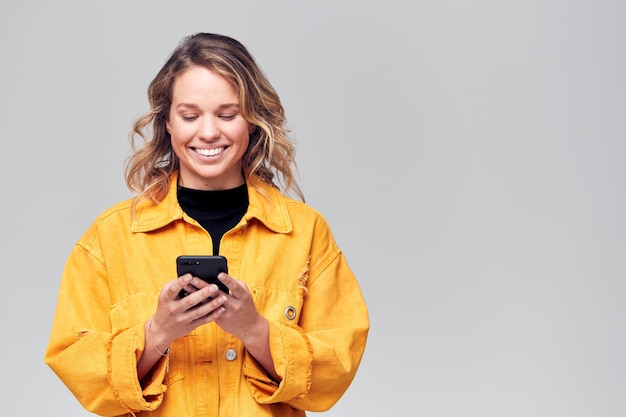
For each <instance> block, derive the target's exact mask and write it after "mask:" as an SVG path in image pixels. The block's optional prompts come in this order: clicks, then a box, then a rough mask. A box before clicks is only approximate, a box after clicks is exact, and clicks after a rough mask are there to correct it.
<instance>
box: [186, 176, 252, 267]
mask: <svg viewBox="0 0 626 417" xmlns="http://www.w3.org/2000/svg"><path fill="white" fill-rule="evenodd" d="M178 203H179V204H180V206H181V208H182V209H183V211H184V212H185V213H187V214H188V215H189V216H190V217H192V218H194V219H195V220H196V221H197V222H198V223H200V225H201V226H202V227H204V228H205V229H206V230H207V231H208V232H209V235H210V236H211V239H212V240H213V254H214V255H218V254H219V250H220V240H221V239H222V236H223V235H224V233H226V232H227V231H229V230H230V229H232V228H233V227H235V225H236V224H237V223H239V220H241V218H242V217H243V215H244V214H245V213H246V210H247V209H248V188H247V187H246V184H243V185H241V186H239V187H237V188H232V189H230V190H216V191H206V190H194V189H191V188H185V187H181V186H178Z"/></svg>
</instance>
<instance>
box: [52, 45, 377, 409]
mask: <svg viewBox="0 0 626 417" xmlns="http://www.w3.org/2000/svg"><path fill="white" fill-rule="evenodd" d="M148 97H149V100H150V111H149V112H148V113H146V114H145V115H144V116H143V117H141V118H140V119H139V120H137V122H136V123H135V125H134V127H133V131H132V134H131V138H132V139H136V138H137V137H140V138H142V139H143V144H142V146H136V144H135V143H134V142H133V145H134V146H133V149H134V153H133V154H132V156H131V157H130V159H129V160H128V164H127V167H126V181H127V184H128V186H129V188H130V189H131V190H133V191H135V192H136V193H137V195H136V196H135V197H133V198H131V199H129V200H127V201H123V202H121V203H118V204H116V205H114V206H113V207H111V208H110V209H108V210H106V211H105V212H104V213H102V214H101V215H100V216H99V217H98V218H97V219H96V221H95V222H94V223H93V225H92V227H90V228H89V229H88V230H87V231H86V232H85V233H84V235H83V236H82V237H81V238H80V239H79V241H78V242H77V243H76V245H75V247H74V249H73V250H72V252H71V253H70V256H69V258H68V259H67V262H66V265H65V269H64V272H63V276H62V281H61V288H60V291H59V297H58V304H57V310H56V315H55V318H54V322H53V326H52V332H51V336H50V340H49V343H48V347H47V350H46V353H45V361H46V363H47V364H48V365H49V366H50V367H51V368H52V369H53V370H54V371H55V373H56V374H57V375H58V376H59V378H61V380H62V381H63V382H64V383H65V384H66V385H67V387H68V388H69V389H70V390H71V391H72V393H73V394H74V395H75V396H76V398H77V399H78V400H79V401H80V403H81V404H82V405H83V406H84V407H85V408H86V409H88V410H89V411H92V412H94V413H97V414H100V415H123V414H124V415H130V414H135V413H138V412H141V415H144V413H146V414H149V415H153V416H174V415H176V416H197V415H207V416H217V415H234V416H252V415H264V416H285V417H289V416H298V417H302V416H304V415H305V410H311V411H324V410H327V409H329V408H330V407H332V406H333V405H334V404H335V403H336V402H337V401H338V400H339V398H341V396H342V395H343V394H344V393H345V391H346V390H347V389H348V387H349V386H350V384H351V383H352V380H353V378H354V377H355V374H356V371H357V368H358V367H359V364H360V361H361V358H362V355H363V353H364V350H365V344H366V340H367V336H368V332H369V316H368V309H367V307H366V304H365V301H364V299H363V296H362V294H361V289H360V286H359V283H358V281H357V280H356V278H355V276H354V274H353V273H352V271H351V269H350V267H349V266H348V263H347V260H346V259H345V257H344V255H343V253H342V252H341V250H340V249H339V247H338V246H337V244H336V242H335V240H334V238H333V236H332V233H331V231H330V228H329V226H328V224H327V222H326V221H325V219H324V218H323V217H322V215H321V214H320V213H318V212H317V211H315V210H314V209H312V208H311V207H309V206H308V205H306V204H305V203H304V198H303V196H302V193H301V192H300V189H299V188H298V185H297V184H296V182H295V181H294V179H293V173H292V165H295V162H294V149H295V148H294V145H293V143H292V141H291V139H290V138H289V137H288V135H287V133H286V130H285V129H284V124H285V117H284V111H283V108H282V105H281V104H280V99H279V98H278V95H277V94H276V92H275V91H274V89H273V88H272V86H271V85H270V83H269V81H268V80H267V79H266V77H265V76H264V75H263V73H262V72H261V70H260V68H259V67H258V66H257V64H256V62H255V61H254V60H253V59H252V57H251V55H250V54H249V52H248V51H247V50H246V48H245V47H244V46H243V45H242V44H241V43H239V42H238V41H236V40H234V39H232V38H229V37H226V36H222V35H217V34H208V33H199V34H196V35H193V36H190V37H188V38H186V39H184V40H183V42H182V43H181V44H180V45H179V47H178V48H176V50H175V51H174V52H173V54H172V55H171V57H170V58H169V60H168V61H167V62H166V64H165V65H164V66H163V68H162V69H161V70H160V71H159V73H158V74H157V76H156V77H155V79H154V80H153V81H152V83H151V84H150V87H149V89H148ZM147 131H149V132H151V133H150V134H151V137H148V135H147V134H146V132H147ZM281 186H282V189H281ZM289 191H293V192H295V193H296V194H297V195H298V197H300V201H299V200H296V199H295V198H292V197H288V196H287V193H288V192H289ZM180 255H221V256H222V257H224V258H226V260H227V263H228V268H227V270H228V273H226V272H221V273H220V274H219V275H218V276H217V278H218V279H219V281H220V282H221V283H223V284H224V285H225V286H226V287H227V288H228V290H227V291H222V290H220V289H219V288H218V286H217V285H215V284H209V283H208V282H205V281H203V280H202V279H200V278H199V277H195V276H192V275H191V274H189V273H187V274H183V275H181V276H178V277H177V270H176V259H177V258H178V257H179V256H180ZM225 269H226V268H225ZM181 294H182V295H181ZM84 300H88V301H87V302H85V301H84ZM313 370H315V372H314V371H313ZM199 394H200V395H199Z"/></svg>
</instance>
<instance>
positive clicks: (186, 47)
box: [125, 33, 304, 209]
mask: <svg viewBox="0 0 626 417" xmlns="http://www.w3.org/2000/svg"><path fill="white" fill-rule="evenodd" d="M193 66H202V67H205V68H207V69H209V70H211V71H215V72H217V73H219V74H221V75H222V76H223V77H225V78H226V79H227V80H228V81H230V82H231V83H232V85H233V87H234V88H235V91H236V92H237V93H238V94H239V105H240V109H241V114H242V116H243V117H244V119H246V120H247V121H248V122H250V123H252V124H254V125H255V126H256V130H255V132H254V133H252V134H251V135H250V144H249V146H248V149H247V150H246V152H245V153H244V155H243V161H242V162H243V174H244V177H245V178H251V177H252V176H259V177H260V178H261V179H262V180H264V181H265V182H267V183H269V184H272V185H273V186H275V187H277V188H282V190H283V191H284V192H285V193H290V192H291V193H295V195H296V196H297V197H299V198H300V199H301V200H302V201H304V195H303V194H302V191H301V190H300V187H299V185H298V183H297V181H296V180H295V178H294V171H295V172H297V166H296V162H295V145H294V143H293V141H292V139H291V138H290V137H289V131H288V130H287V129H286V128H285V123H286V119H285V112H284V109H283V106H282V104H281V101H280V98H279V96H278V94H277V93H276V91H275V90H274V87H272V85H271V84H270V82H269V80H268V79H267V77H266V76H265V74H264V73H263V71H262V70H261V68H260V67H259V66H258V65H257V63H256V62H255V60H254V58H253V57H252V55H251V54H250V53H249V52H248V50H247V49H246V47H245V46H244V45H242V44H241V43H240V42H239V41H237V40H235V39H232V38H230V37H228V36H224V35H219V34H213V33H196V34H193V35H190V36H187V37H185V38H183V40H182V41H181V42H180V43H179V45H178V46H177V47H176V48H175V49H174V51H173V52H172V54H171V55H170V57H169V59H168V60H167V61H166V63H165V64H164V65H163V67H162V68H161V70H160V71H159V72H158V74H157V75H156V77H155V78H154V79H153V80H152V82H151V83H150V85H149V87H148V99H149V103H150V110H149V111H148V112H147V113H145V114H144V115H142V116H141V117H139V118H138V119H137V120H136V121H135V123H134V124H133V127H132V130H131V132H130V134H129V141H130V143H131V147H132V153H131V155H130V156H129V157H128V159H127V161H126V167H125V178H126V185H127V186H128V188H129V189H130V190H131V191H133V192H136V193H137V197H136V198H135V201H134V203H133V209H134V208H135V207H136V205H137V204H138V203H139V202H140V201H142V200H146V199H150V200H152V201H153V202H154V203H156V204H158V203H160V202H161V201H162V200H163V199H164V198H165V195H166V194H167V192H168V191H169V188H170V176H171V174H172V173H173V172H174V171H176V170H177V169H178V168H179V160H178V157H177V156H176V154H175V153H174V151H173V150H172V144H171V138H170V135H169V133H168V132H167V130H166V127H165V122H166V120H167V119H168V117H169V111H170V107H171V104H172V88H173V85H174V80H175V79H176V77H177V76H178V75H180V74H181V73H183V72H184V71H186V70H188V69H189V68H191V67H193ZM138 140H139V141H140V142H141V143H139V144H138ZM292 169H293V170H292Z"/></svg>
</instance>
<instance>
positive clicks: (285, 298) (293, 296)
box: [252, 286, 303, 325]
mask: <svg viewBox="0 0 626 417" xmlns="http://www.w3.org/2000/svg"><path fill="white" fill-rule="evenodd" d="M252 295H253V297H254V304H255V305H256V307H257V309H258V310H259V313H261V315H263V317H265V318H266V319H267V320H270V321H273V322H276V323H284V324H288V325H295V324H297V323H298V321H299V320H300V312H301V309H302V304H303V297H302V294H301V293H300V292H299V291H298V292H289V291H282V290H276V289H274V288H266V287H258V286H255V287H253V288H252Z"/></svg>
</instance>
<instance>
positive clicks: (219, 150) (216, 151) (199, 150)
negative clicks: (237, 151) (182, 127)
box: [195, 146, 225, 156]
mask: <svg viewBox="0 0 626 417" xmlns="http://www.w3.org/2000/svg"><path fill="white" fill-rule="evenodd" d="M224 149H225V147H224V146H221V147H219V148H212V149H204V148H195V151H196V152H197V153H199V154H200V155H202V156H215V155H219V154H221V153H222V152H224Z"/></svg>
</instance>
